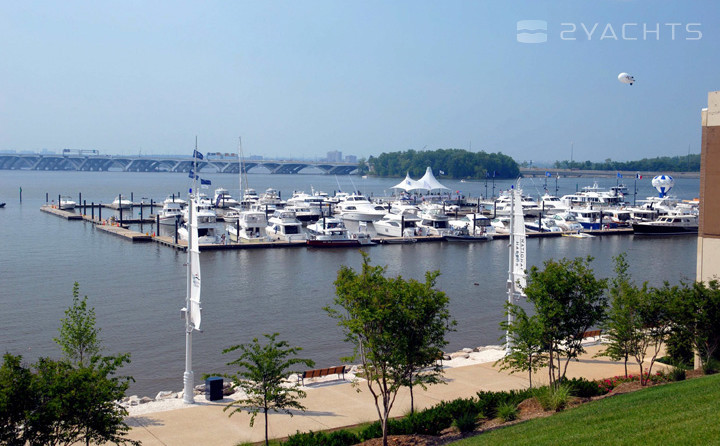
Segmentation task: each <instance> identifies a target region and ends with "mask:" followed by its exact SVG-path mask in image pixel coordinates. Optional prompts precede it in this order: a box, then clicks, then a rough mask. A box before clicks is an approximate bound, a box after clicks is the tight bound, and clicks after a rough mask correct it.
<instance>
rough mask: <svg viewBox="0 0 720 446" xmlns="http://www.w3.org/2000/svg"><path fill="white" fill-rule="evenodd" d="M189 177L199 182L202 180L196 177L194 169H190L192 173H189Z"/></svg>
mask: <svg viewBox="0 0 720 446" xmlns="http://www.w3.org/2000/svg"><path fill="white" fill-rule="evenodd" d="M188 177H190V178H192V179H193V180H197V179H198V178H200V177H198V176H197V175H195V172H193V170H192V169H190V172H188Z"/></svg>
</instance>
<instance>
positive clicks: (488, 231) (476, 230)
mask: <svg viewBox="0 0 720 446" xmlns="http://www.w3.org/2000/svg"><path fill="white" fill-rule="evenodd" d="M449 223H450V227H451V228H453V229H455V230H460V229H466V230H467V232H468V234H470V235H474V236H486V237H489V238H492V236H493V235H494V234H495V228H494V227H493V226H492V222H491V221H490V219H489V218H488V217H486V216H484V215H482V214H467V215H465V216H463V217H462V218H460V219H455V220H450V222H449Z"/></svg>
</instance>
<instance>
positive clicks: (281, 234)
mask: <svg viewBox="0 0 720 446" xmlns="http://www.w3.org/2000/svg"><path fill="white" fill-rule="evenodd" d="M265 233H266V234H267V236H268V237H269V238H270V239H271V240H282V241H286V242H296V241H304V240H307V234H306V233H305V231H304V230H303V227H302V223H300V220H298V219H297V217H296V215H295V212H293V211H289V210H286V209H277V210H275V212H274V213H273V214H272V215H271V216H270V218H268V224H267V226H266V227H265Z"/></svg>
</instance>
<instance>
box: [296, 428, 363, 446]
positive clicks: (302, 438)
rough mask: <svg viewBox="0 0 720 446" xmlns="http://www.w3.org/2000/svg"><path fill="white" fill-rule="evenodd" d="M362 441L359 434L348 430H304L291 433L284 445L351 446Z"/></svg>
mask: <svg viewBox="0 0 720 446" xmlns="http://www.w3.org/2000/svg"><path fill="white" fill-rule="evenodd" d="M359 442H360V439H359V438H358V437H357V435H355V434H353V433H352V432H349V431H346V430H338V431H334V432H330V433H329V434H328V433H325V432H313V431H310V432H303V433H299V432H298V433H297V434H295V435H291V436H290V437H288V439H287V441H286V442H284V443H283V445H284V446H351V445H353V444H357V443H359Z"/></svg>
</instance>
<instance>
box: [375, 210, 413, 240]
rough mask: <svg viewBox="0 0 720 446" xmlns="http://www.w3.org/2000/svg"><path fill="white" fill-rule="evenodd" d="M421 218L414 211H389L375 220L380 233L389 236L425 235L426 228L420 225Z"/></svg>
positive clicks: (377, 230)
mask: <svg viewBox="0 0 720 446" xmlns="http://www.w3.org/2000/svg"><path fill="white" fill-rule="evenodd" d="M420 221H421V219H420V217H419V216H418V215H417V214H414V213H412V212H401V213H393V212H388V213H387V214H385V216H383V218H381V219H380V220H378V221H376V222H373V226H374V227H375V232H377V234H378V235H384V236H389V237H414V236H418V235H425V233H424V229H422V228H420V227H418V223H420Z"/></svg>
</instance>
